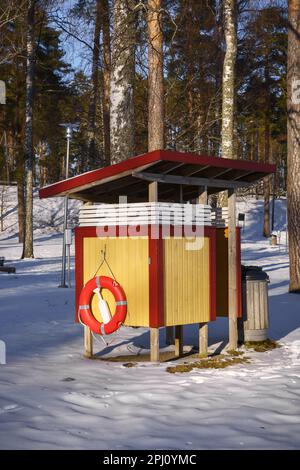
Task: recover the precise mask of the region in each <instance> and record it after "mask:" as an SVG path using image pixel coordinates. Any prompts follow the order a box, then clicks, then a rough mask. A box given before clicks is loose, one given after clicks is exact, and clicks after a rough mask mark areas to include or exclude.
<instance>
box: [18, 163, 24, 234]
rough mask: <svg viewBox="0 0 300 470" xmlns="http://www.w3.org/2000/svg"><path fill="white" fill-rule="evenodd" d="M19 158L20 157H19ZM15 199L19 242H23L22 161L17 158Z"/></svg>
mask: <svg viewBox="0 0 300 470" xmlns="http://www.w3.org/2000/svg"><path fill="white" fill-rule="evenodd" d="M20 156H21V155H20ZM17 199H18V225H19V242H20V243H23V242H24V224H25V200H24V166H23V159H22V160H20V158H19V156H18V162H17Z"/></svg>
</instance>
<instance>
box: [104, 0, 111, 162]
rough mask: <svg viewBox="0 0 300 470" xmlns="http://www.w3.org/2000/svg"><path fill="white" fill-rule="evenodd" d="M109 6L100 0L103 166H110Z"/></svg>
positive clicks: (105, 0) (106, 0)
mask: <svg viewBox="0 0 300 470" xmlns="http://www.w3.org/2000/svg"><path fill="white" fill-rule="evenodd" d="M109 26H110V21H109V5H108V0H102V34H103V93H102V114H103V141H104V160H105V164H106V165H109V164H110V69H111V58H110V31H109Z"/></svg>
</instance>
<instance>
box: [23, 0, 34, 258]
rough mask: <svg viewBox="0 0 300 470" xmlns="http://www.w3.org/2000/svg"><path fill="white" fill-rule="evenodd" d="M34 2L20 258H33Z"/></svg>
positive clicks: (30, 18) (29, 34) (31, 4)
mask: <svg viewBox="0 0 300 470" xmlns="http://www.w3.org/2000/svg"><path fill="white" fill-rule="evenodd" d="M34 14H35V0H31V1H30V2H29V6H28V12H27V37H26V51H27V60H26V62H27V70H26V102H25V129H24V157H25V234H24V242H23V254H22V258H33V158H34V155H33V141H32V131H33V76H34V55H35V50H34V16H35V15H34Z"/></svg>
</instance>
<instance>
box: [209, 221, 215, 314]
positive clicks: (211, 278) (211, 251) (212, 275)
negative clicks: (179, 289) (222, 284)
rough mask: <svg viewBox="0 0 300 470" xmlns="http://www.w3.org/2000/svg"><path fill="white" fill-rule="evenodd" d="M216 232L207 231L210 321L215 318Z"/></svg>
mask: <svg viewBox="0 0 300 470" xmlns="http://www.w3.org/2000/svg"><path fill="white" fill-rule="evenodd" d="M216 254H217V232H216V228H212V230H211V231H210V233H209V289H210V290H209V303H210V321H215V320H216V318H217V256H216Z"/></svg>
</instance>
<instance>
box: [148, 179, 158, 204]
mask: <svg viewBox="0 0 300 470" xmlns="http://www.w3.org/2000/svg"><path fill="white" fill-rule="evenodd" d="M148 199H149V202H157V201H158V182H157V181H154V182H153V183H150V184H149V186H148Z"/></svg>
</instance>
